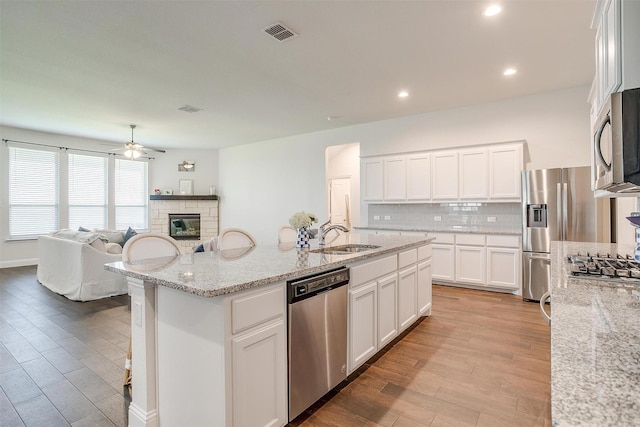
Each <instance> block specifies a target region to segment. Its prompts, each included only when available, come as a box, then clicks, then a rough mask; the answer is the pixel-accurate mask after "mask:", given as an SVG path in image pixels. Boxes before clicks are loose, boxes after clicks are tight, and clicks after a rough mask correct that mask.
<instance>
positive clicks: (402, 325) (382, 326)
mask: <svg viewBox="0 0 640 427" xmlns="http://www.w3.org/2000/svg"><path fill="white" fill-rule="evenodd" d="M350 267H351V281H350V283H349V350H348V353H349V354H348V373H349V374H351V373H352V372H353V371H355V370H356V369H357V368H358V367H359V366H360V365H362V364H363V363H364V362H366V361H367V360H368V359H369V358H371V356H373V355H375V354H376V353H377V352H378V351H379V350H381V349H382V348H383V347H384V346H385V345H387V344H388V343H389V342H391V341H392V340H393V339H394V338H396V337H397V336H398V334H399V333H400V332H401V331H402V330H404V329H406V328H407V327H408V326H410V325H411V324H412V323H414V322H415V321H416V320H417V318H418V316H425V315H429V314H431V246H430V245H425V246H422V247H420V248H417V249H410V250H407V251H403V252H400V253H398V254H395V255H392V256H386V257H382V258H380V259H378V260H375V261H370V262H365V263H362V264H356V265H353V266H350Z"/></svg>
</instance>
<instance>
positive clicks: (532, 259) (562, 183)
mask: <svg viewBox="0 0 640 427" xmlns="http://www.w3.org/2000/svg"><path fill="white" fill-rule="evenodd" d="M522 210H523V212H522V272H523V278H522V297H523V299H524V300H525V301H540V297H542V295H543V294H544V293H545V292H547V291H548V290H549V282H550V280H551V265H550V260H551V255H550V252H551V242H552V241H556V240H566V241H577V242H611V241H612V233H611V229H612V227H611V217H612V215H611V208H610V201H609V199H601V198H597V199H596V198H594V197H593V191H591V168H590V167H588V166H584V167H577V168H562V169H540V170H524V171H522Z"/></svg>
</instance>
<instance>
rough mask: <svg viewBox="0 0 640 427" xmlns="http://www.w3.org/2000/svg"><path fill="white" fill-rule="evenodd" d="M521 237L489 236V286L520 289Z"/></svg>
mask: <svg viewBox="0 0 640 427" xmlns="http://www.w3.org/2000/svg"><path fill="white" fill-rule="evenodd" d="M521 260H522V256H521V251H520V237H518V236H494V235H490V236H487V286H491V287H499V288H507V289H515V290H518V289H520V285H521V283H522V267H521Z"/></svg>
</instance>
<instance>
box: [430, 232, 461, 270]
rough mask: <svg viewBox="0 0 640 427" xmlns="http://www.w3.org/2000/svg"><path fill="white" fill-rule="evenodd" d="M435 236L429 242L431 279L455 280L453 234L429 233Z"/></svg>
mask: <svg viewBox="0 0 640 427" xmlns="http://www.w3.org/2000/svg"><path fill="white" fill-rule="evenodd" d="M429 236H431V237H435V240H434V241H433V242H432V243H431V250H432V255H431V260H432V262H431V273H432V274H431V275H432V278H433V280H435V281H439V280H443V281H446V282H453V281H455V279H456V277H455V259H456V252H455V235H454V234H450V233H429Z"/></svg>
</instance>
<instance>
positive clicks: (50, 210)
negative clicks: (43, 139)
mask: <svg viewBox="0 0 640 427" xmlns="http://www.w3.org/2000/svg"><path fill="white" fill-rule="evenodd" d="M59 176H60V154H59V152H58V151H48V150H42V149H38V150H33V149H29V148H22V147H14V146H10V147H9V238H11V239H20V238H29V237H35V236H37V235H39V234H46V233H50V232H52V231H55V230H57V229H58V219H59V215H60V213H59Z"/></svg>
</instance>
